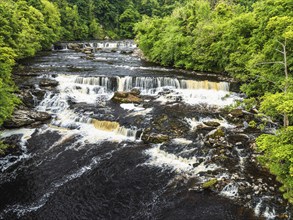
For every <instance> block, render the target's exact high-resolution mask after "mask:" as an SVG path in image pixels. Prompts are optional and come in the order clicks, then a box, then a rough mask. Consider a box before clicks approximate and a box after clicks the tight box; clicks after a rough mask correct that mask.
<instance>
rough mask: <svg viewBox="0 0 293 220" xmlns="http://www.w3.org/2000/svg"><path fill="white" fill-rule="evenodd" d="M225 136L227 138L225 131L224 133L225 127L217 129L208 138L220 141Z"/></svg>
mask: <svg viewBox="0 0 293 220" xmlns="http://www.w3.org/2000/svg"><path fill="white" fill-rule="evenodd" d="M224 136H225V131H224V128H223V127H219V128H217V129H214V130H212V131H211V132H209V133H208V134H207V137H208V138H211V139H219V138H221V137H224Z"/></svg>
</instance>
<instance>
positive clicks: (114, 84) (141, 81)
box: [75, 76, 229, 94]
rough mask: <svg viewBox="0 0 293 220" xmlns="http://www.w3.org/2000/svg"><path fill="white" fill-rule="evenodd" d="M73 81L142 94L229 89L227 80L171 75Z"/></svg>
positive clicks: (80, 78) (87, 78)
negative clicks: (218, 80) (189, 78)
mask: <svg viewBox="0 0 293 220" xmlns="http://www.w3.org/2000/svg"><path fill="white" fill-rule="evenodd" d="M75 83H77V84H85V85H96V86H102V87H105V88H106V90H109V91H115V90H118V91H130V90H131V89H133V88H139V89H140V90H141V91H142V93H144V94H155V93H157V90H159V89H162V88H171V89H188V90H199V89H205V90H216V91H227V92H228V91H229V83H228V82H210V81H207V80H205V81H195V80H184V79H181V80H179V79H177V78H171V77H131V76H124V77H119V76H116V77H107V76H96V77H77V78H76V80H75Z"/></svg>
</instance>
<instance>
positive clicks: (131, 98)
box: [112, 92, 142, 103]
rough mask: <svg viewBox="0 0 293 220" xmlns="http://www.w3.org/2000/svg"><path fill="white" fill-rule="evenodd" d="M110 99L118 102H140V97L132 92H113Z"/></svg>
mask: <svg viewBox="0 0 293 220" xmlns="http://www.w3.org/2000/svg"><path fill="white" fill-rule="evenodd" d="M112 101H114V102H118V103H140V102H142V99H141V98H140V97H139V96H138V95H137V93H134V92H115V94H114V96H113V97H112Z"/></svg>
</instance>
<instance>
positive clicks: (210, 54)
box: [135, 0, 293, 202]
mask: <svg viewBox="0 0 293 220" xmlns="http://www.w3.org/2000/svg"><path fill="white" fill-rule="evenodd" d="M135 30H136V33H137V38H136V39H137V42H138V44H139V46H140V48H141V49H142V51H143V52H144V54H145V56H146V57H147V58H148V59H149V60H151V61H154V62H157V63H160V64H162V65H168V66H169V65H173V66H175V67H179V68H187V69H193V70H201V71H213V72H227V73H229V74H230V75H231V76H232V77H234V78H236V79H238V80H239V81H240V82H241V84H242V86H241V89H242V91H243V92H245V93H246V94H247V96H248V97H249V98H250V100H255V99H257V100H259V102H260V112H261V113H264V114H266V115H268V116H271V117H272V119H274V120H277V121H279V122H280V124H281V123H283V125H284V129H280V130H279V131H277V133H276V135H269V134H267V135H261V136H260V137H259V138H258V139H257V144H258V147H259V149H260V150H261V151H262V152H263V156H262V158H261V162H262V163H263V164H264V165H265V166H266V167H267V168H269V169H270V171H271V172H272V173H274V174H275V175H277V177H278V180H279V181H280V182H281V183H283V187H282V190H283V191H284V192H285V194H284V195H285V197H286V198H287V199H289V201H290V202H293V179H292V176H293V173H292V170H293V167H292V162H293V155H292V152H293V139H292V134H293V130H292V126H291V125H293V77H292V74H291V73H292V70H293V2H292V0H257V1H241V0H238V1H237V0H219V1H217V0H214V1H212V0H189V1H187V3H186V4H185V5H183V6H181V7H178V8H176V9H175V10H174V11H173V12H172V14H170V15H169V16H166V17H163V18H159V17H154V18H149V17H143V20H142V21H141V22H140V23H138V24H137V25H136V27H135Z"/></svg>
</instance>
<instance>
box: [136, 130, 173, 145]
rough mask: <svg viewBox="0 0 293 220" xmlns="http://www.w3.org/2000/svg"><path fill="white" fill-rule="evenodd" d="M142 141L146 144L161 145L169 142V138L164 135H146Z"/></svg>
mask: <svg viewBox="0 0 293 220" xmlns="http://www.w3.org/2000/svg"><path fill="white" fill-rule="evenodd" d="M141 139H142V140H143V142H145V143H154V144H159V143H163V142H167V141H169V136H168V135H164V134H156V133H144V134H143V136H142V138H141Z"/></svg>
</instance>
